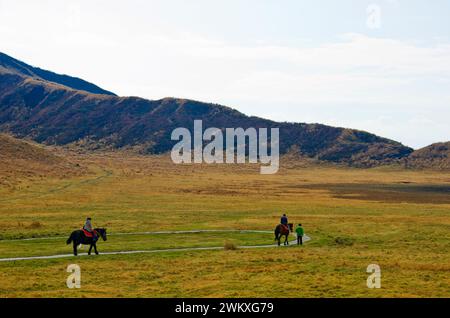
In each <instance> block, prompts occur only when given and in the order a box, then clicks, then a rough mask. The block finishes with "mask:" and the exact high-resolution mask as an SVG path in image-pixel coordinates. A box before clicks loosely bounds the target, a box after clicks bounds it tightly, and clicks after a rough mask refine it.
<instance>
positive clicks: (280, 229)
mask: <svg viewBox="0 0 450 318" xmlns="http://www.w3.org/2000/svg"><path fill="white" fill-rule="evenodd" d="M293 231H294V224H292V223H289V224H288V226H285V225H282V224H278V225H277V227H276V228H275V241H278V246H280V244H281V242H280V241H281V237H282V236H285V237H286V239H285V240H284V245H289V240H288V238H289V232H293Z"/></svg>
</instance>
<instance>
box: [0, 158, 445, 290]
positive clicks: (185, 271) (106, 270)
mask: <svg viewBox="0 0 450 318" xmlns="http://www.w3.org/2000/svg"><path fill="white" fill-rule="evenodd" d="M65 155H66V156H68V157H70V164H72V165H73V166H74V167H78V168H79V172H78V173H74V174H69V175H65V174H64V173H63V172H61V173H57V172H54V173H53V174H48V175H47V174H41V175H36V174H27V173H26V171H25V172H23V173H21V174H20V177H17V173H16V174H15V175H16V177H15V178H12V177H11V178H9V179H5V180H4V183H2V184H1V185H0V258H9V257H25V256H40V255H55V254H68V253H71V252H72V247H71V245H66V242H65V241H66V239H67V237H68V236H69V234H70V232H71V231H73V230H76V229H79V228H81V226H82V225H83V221H84V219H85V218H86V217H87V216H91V217H92V218H93V223H94V225H95V226H97V227H106V228H107V230H108V234H109V237H108V240H107V241H106V242H103V241H100V242H99V244H98V248H99V252H100V254H101V253H102V252H107V251H124V250H126V251H135V250H153V249H155V250H156V249H169V248H182V247H183V248H185V247H216V246H219V247H221V246H225V245H227V246H231V247H233V248H227V249H223V250H204V251H202V250H198V251H172V252H161V253H151V254H130V255H98V256H95V255H93V256H80V257H78V258H75V257H69V258H61V259H48V260H24V261H6V262H0V297H449V296H450V235H449V233H450V174H449V173H448V172H442V171H440V172H439V171H431V170H429V171H428V170H424V171H421V170H406V169H403V168H401V167H382V168H373V169H355V168H345V167H338V166H332V165H318V164H310V163H307V162H303V163H299V164H297V165H293V164H291V163H290V162H292V161H290V160H289V158H284V159H283V160H284V161H283V162H282V164H281V169H280V172H279V173H278V174H276V175H260V174H259V166H257V165H255V166H252V165H221V166H215V165H197V166H196V165H174V164H173V163H172V162H171V161H170V158H169V157H168V156H137V155H130V154H123V153H119V152H118V153H102V154H95V153H94V154H89V155H87V154H81V153H80V154H76V153H72V152H69V151H68V150H66V153H65ZM23 169H25V170H26V167H24V168H23ZM4 170H5V171H7V170H8V169H7V168H4ZM11 175H13V174H11ZM282 213H286V214H287V215H288V216H289V219H290V221H291V222H294V223H302V224H303V226H304V228H305V232H306V234H307V235H308V236H310V237H311V241H309V242H307V243H306V244H305V245H303V246H302V247H297V246H291V247H289V248H284V247H283V248H278V247H271V248H264V249H258V248H255V249H245V248H235V247H238V246H246V245H267V244H273V243H274V239H273V233H271V232H272V231H273V229H274V227H275V225H276V224H278V222H279V217H280V216H281V214H282ZM189 230H255V231H261V232H249V233H247V232H220V231H219V232H214V231H212V232H206V233H180V234H160V235H148V234H136V235H128V236H121V234H123V233H137V232H139V233H140V232H156V231H189ZM265 231H268V232H265ZM29 238H35V239H32V240H23V239H29ZM292 238H293V237H292ZM81 252H86V247H85V248H84V249H83V250H82V251H81ZM69 264H78V265H80V267H81V273H82V274H81V275H82V276H81V277H82V278H81V279H82V280H81V285H82V286H81V288H80V289H68V288H67V286H66V278H67V276H68V275H69V274H68V273H67V272H66V268H67V266H68V265H69ZM369 264H378V265H379V266H380V268H381V275H382V276H381V283H382V286H381V288H380V289H369V288H368V287H367V286H366V279H367V277H368V276H369V274H368V273H366V268H367V266H368V265H369ZM194 282H195V283H194Z"/></svg>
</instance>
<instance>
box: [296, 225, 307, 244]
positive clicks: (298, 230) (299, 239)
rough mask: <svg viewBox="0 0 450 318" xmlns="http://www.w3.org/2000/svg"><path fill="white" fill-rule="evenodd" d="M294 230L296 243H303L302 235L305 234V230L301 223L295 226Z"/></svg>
mask: <svg viewBox="0 0 450 318" xmlns="http://www.w3.org/2000/svg"><path fill="white" fill-rule="evenodd" d="M295 232H296V233H297V245H303V235H305V231H304V230H303V227H302V225H301V224H299V225H298V226H297V228H296V229H295Z"/></svg>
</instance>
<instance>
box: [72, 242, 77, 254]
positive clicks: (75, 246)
mask: <svg viewBox="0 0 450 318" xmlns="http://www.w3.org/2000/svg"><path fill="white" fill-rule="evenodd" d="M77 246H78V244H77V242H75V241H73V255H75V256H77V255H78V252H77Z"/></svg>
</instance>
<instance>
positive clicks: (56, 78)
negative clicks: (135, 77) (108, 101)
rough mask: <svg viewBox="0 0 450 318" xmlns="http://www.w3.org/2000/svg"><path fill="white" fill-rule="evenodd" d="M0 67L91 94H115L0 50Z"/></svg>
mask: <svg viewBox="0 0 450 318" xmlns="http://www.w3.org/2000/svg"><path fill="white" fill-rule="evenodd" d="M2 68H3V71H4V72H5V71H7V72H12V73H16V74H20V75H23V76H29V77H33V78H35V79H41V80H44V81H48V82H53V83H56V84H61V85H64V86H67V87H69V88H73V89H77V90H83V91H86V92H89V93H92V94H105V95H113V96H116V95H115V94H114V93H111V92H108V91H106V90H104V89H102V88H100V87H98V86H96V85H94V84H91V83H89V82H86V81H84V80H82V79H80V78H76V77H71V76H68V75H60V74H56V73H53V72H50V71H46V70H43V69H40V68H37V67H33V66H30V65H28V64H25V63H24V62H21V61H18V60H16V59H14V58H12V57H10V56H8V55H6V54H4V53H1V52H0V69H2Z"/></svg>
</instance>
